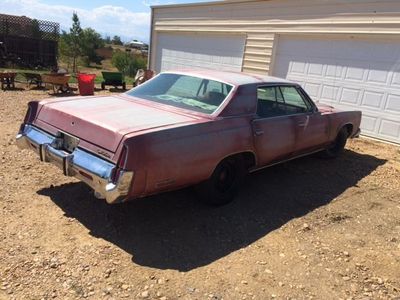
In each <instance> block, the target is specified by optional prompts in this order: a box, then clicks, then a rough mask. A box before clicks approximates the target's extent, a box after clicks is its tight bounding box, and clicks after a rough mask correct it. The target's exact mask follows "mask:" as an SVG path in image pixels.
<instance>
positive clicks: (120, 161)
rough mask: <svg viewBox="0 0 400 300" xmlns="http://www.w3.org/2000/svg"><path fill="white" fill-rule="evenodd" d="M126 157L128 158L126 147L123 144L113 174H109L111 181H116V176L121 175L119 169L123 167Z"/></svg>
mask: <svg viewBox="0 0 400 300" xmlns="http://www.w3.org/2000/svg"><path fill="white" fill-rule="evenodd" d="M127 158H128V147H126V146H125V145H124V146H122V150H121V154H120V155H119V158H118V162H117V165H116V167H115V168H114V172H113V174H112V176H111V181H112V182H113V183H117V181H118V178H119V176H120V175H121V171H122V170H123V169H124V167H125V163H126V161H127Z"/></svg>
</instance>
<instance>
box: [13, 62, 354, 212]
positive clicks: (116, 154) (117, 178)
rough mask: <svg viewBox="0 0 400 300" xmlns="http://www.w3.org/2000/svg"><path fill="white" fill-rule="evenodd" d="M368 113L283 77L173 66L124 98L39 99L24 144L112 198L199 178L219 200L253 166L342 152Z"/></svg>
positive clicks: (205, 194)
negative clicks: (342, 106)
mask: <svg viewBox="0 0 400 300" xmlns="http://www.w3.org/2000/svg"><path fill="white" fill-rule="evenodd" d="M360 120H361V112H360V111H339V110H337V109H334V108H333V107H331V106H327V105H320V104H315V103H314V102H313V101H312V100H311V99H310V97H309V96H308V95H307V94H306V92H305V91H304V90H303V89H302V88H301V87H300V86H299V85H298V84H296V83H293V82H289V81H286V80H283V79H278V78H273V77H263V76H256V75H249V74H244V73H233V72H220V71H210V70H203V71H187V72H167V73H161V74H159V75H158V76H156V77H155V78H153V79H151V80H150V81H148V82H146V83H145V84H143V85H141V86H139V87H137V88H134V89H132V90H130V91H128V92H126V93H124V94H120V95H116V96H101V97H68V98H59V99H54V98H53V99H49V100H44V101H41V102H30V103H29V106H28V111H27V113H26V116H25V120H24V122H23V124H22V125H21V129H20V131H19V133H18V135H17V144H18V145H19V146H20V147H21V148H23V149H31V150H33V151H35V152H36V153H37V154H38V155H39V157H40V159H41V160H42V161H44V162H50V163H52V164H55V165H57V166H58V167H60V168H61V169H62V170H63V172H64V174H65V175H67V176H74V177H76V178H78V179H80V180H82V181H83V182H85V183H87V184H88V185H89V186H90V187H92V188H93V190H94V192H95V195H96V196H97V197H99V198H105V199H106V201H107V202H108V203H119V202H123V201H126V200H129V199H135V198H140V197H144V196H148V195H153V194H157V193H160V192H164V191H170V190H176V189H180V188H183V187H186V186H192V185H195V186H196V190H197V192H198V194H199V195H200V198H201V199H202V200H203V201H205V202H207V203H211V204H217V205H218V204H224V203H227V202H229V201H230V200H232V199H233V197H234V195H235V193H236V191H237V189H238V187H239V186H240V183H241V181H242V179H243V178H244V176H245V175H246V173H248V172H251V171H254V170H257V169H260V168H263V167H267V166H270V165H273V164H276V163H280V162H283V161H287V160H290V159H293V158H296V157H300V156H303V155H307V154H310V153H314V152H318V151H321V152H322V153H323V154H324V155H325V156H327V157H336V156H337V155H338V154H339V153H340V152H341V151H342V150H343V148H344V146H345V144H346V140H347V138H349V137H355V136H358V134H359V133H360V129H359V126H360Z"/></svg>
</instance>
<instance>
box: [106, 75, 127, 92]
mask: <svg viewBox="0 0 400 300" xmlns="http://www.w3.org/2000/svg"><path fill="white" fill-rule="evenodd" d="M101 74H102V75H103V78H104V81H103V82H102V83H101V89H102V90H104V89H105V88H106V85H112V86H113V87H115V88H117V87H119V86H122V88H123V89H124V90H126V83H125V80H124V75H123V74H122V73H120V72H101Z"/></svg>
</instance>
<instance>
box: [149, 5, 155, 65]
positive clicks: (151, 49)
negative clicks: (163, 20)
mask: <svg viewBox="0 0 400 300" xmlns="http://www.w3.org/2000/svg"><path fill="white" fill-rule="evenodd" d="M150 9H151V11H150V22H151V23H150V47H149V52H148V53H147V69H149V70H150V69H151V66H152V61H151V53H152V52H153V15H154V14H153V10H154V8H153V7H152V6H151V7H150Z"/></svg>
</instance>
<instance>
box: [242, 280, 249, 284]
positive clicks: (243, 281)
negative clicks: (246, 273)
mask: <svg viewBox="0 0 400 300" xmlns="http://www.w3.org/2000/svg"><path fill="white" fill-rule="evenodd" d="M240 283H241V284H248V282H247V281H246V280H242V281H241V282H240Z"/></svg>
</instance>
